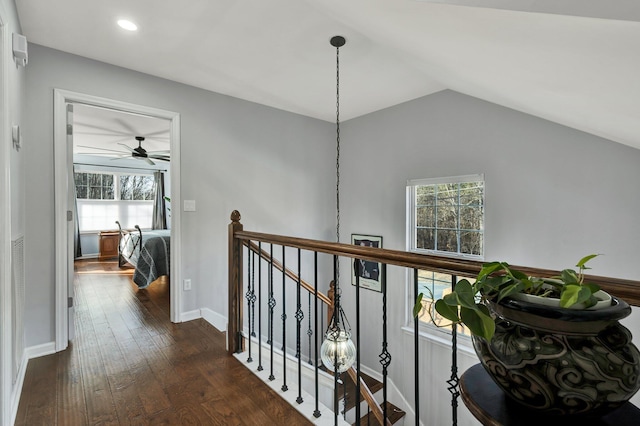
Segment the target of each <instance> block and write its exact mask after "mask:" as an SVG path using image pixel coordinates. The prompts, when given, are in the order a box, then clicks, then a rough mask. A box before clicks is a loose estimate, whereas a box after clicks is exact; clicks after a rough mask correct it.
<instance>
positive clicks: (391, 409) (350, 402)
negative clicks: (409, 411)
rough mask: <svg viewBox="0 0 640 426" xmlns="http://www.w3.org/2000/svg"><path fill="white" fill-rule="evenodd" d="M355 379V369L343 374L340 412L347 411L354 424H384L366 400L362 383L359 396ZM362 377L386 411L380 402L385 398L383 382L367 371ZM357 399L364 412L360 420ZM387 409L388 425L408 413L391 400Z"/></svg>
mask: <svg viewBox="0 0 640 426" xmlns="http://www.w3.org/2000/svg"><path fill="white" fill-rule="evenodd" d="M325 371H326V369H325ZM329 374H331V373H329ZM354 379H355V370H352V372H351V374H343V375H342V380H343V382H344V385H342V386H340V388H339V394H338V395H339V402H338V404H339V408H338V410H339V412H340V413H342V414H343V415H344V414H345V413H346V415H345V417H346V419H347V421H349V422H350V423H351V424H353V425H354V426H359V425H366V426H382V422H381V421H380V420H379V419H378V417H376V415H375V414H374V412H373V411H371V409H370V408H369V406H368V403H367V402H366V401H365V400H366V398H365V392H366V391H365V389H363V388H364V386H362V385H361V393H360V398H357V396H356V395H357V392H356V381H355V380H354ZM360 379H361V380H362V382H361V383H363V382H364V383H363V384H364V385H366V388H367V389H368V390H369V392H370V393H371V395H372V396H373V397H374V398H375V400H376V404H377V405H378V406H379V407H380V409H381V410H382V412H383V413H384V409H385V407H384V406H383V405H382V403H381V402H380V401H382V399H383V398H382V393H381V391H382V388H383V384H382V382H380V381H379V380H377V379H375V378H373V377H371V376H369V375H368V374H365V373H360ZM356 401H358V402H359V403H361V408H360V412H361V414H362V413H364V415H363V416H362V418H361V419H360V421H359V422H358V421H356V419H355V415H356V414H355V413H356V410H355V406H356ZM386 410H387V420H388V423H387V425H389V424H392V425H394V424H398V423H399V422H400V421H401V420H402V419H403V418H404V416H405V414H406V413H405V412H404V411H403V410H402V409H400V408H398V407H397V406H395V405H394V404H392V403H391V402H389V401H387V404H386ZM400 424H402V423H400Z"/></svg>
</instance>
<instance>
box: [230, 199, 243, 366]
mask: <svg viewBox="0 0 640 426" xmlns="http://www.w3.org/2000/svg"><path fill="white" fill-rule="evenodd" d="M242 229H243V228H242V224H241V223H240V212H239V211H238V210H234V211H233V212H231V223H230V224H229V324H228V325H227V343H228V345H227V350H228V351H229V353H230V354H233V353H239V352H243V351H244V339H243V338H242V282H243V280H242V240H240V239H238V238H235V233H236V232H237V231H242Z"/></svg>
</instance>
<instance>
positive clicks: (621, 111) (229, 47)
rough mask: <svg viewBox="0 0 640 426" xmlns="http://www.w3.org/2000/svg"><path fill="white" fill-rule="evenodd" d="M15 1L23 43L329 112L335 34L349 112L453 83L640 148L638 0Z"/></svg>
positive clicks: (311, 112) (330, 116)
mask: <svg viewBox="0 0 640 426" xmlns="http://www.w3.org/2000/svg"><path fill="white" fill-rule="evenodd" d="M16 5H17V7H18V12H19V16H20V21H21V25H22V29H23V32H24V34H25V35H26V36H27V38H28V40H29V41H30V42H33V43H37V44H41V45H44V46H48V47H52V48H55V49H59V50H63V51H66V52H70V53H74V54H77V55H81V56H85V57H88V58H92V59H96V60H100V61H103V62H107V63H111V64H114V65H118V66H122V67H126V68H130V69H133V70H137V71H141V72H144V73H148V74H152V75H156V76H159V77H164V78H167V79H170V80H175V81H178V82H182V83H186V84H190V85H192V86H196V87H200V88H203V89H207V90H211V91H214V92H219V93H223V94H227V95H231V96H235V97H238V98H242V99H246V100H249V101H253V102H258V103H261V104H265V105H269V106H273V107H276V108H280V109H283V110H287V111H291V112H295V113H298V114H303V115H307V116H311V117H316V118H319V119H323V120H327V121H332V120H334V119H335V49H334V48H333V47H331V46H330V45H329V39H330V38H331V36H333V35H336V34H340V35H343V36H344V37H346V39H347V44H346V45H345V46H344V47H343V48H341V49H340V66H341V80H340V83H341V89H340V96H341V110H340V112H341V118H342V119H343V120H347V119H349V118H354V117H357V116H360V115H363V114H367V113H369V112H372V111H376V110H380V109H383V108H386V107H389V106H392V105H396V104H398V103H401V102H405V101H408V100H411V99H414V98H418V97H421V96H425V95H429V94H431V93H434V92H437V91H440V90H443V89H452V90H455V91H458V92H461V93H465V94H468V95H471V96H475V97H478V98H481V99H484V100H487V101H490V102H493V103H496V104H499V105H503V106H506V107H509V108H513V109H516V110H519V111H522V112H525V113H528V114H532V115H535V116H538V117H541V118H545V119H548V120H551V121H554V122H557V123H560V124H563V125H566V126H569V127H573V128H576V129H579V130H582V131H585V132H588V133H592V134H595V135H598V136H602V137H605V138H608V139H611V140H613V141H616V142H619V143H623V144H626V145H629V146H632V147H635V148H640V78H639V77H638V70H640V22H639V21H640V2H638V1H636V0H606V1H604V0H519V1H514V0H431V1H429V0H349V1H344V0H269V1H265V0H189V1H186V2H175V1H169V0H136V1H131V0H110V1H86V0H56V1H50V0H16ZM121 18H127V19H130V20H132V21H134V22H136V23H137V25H138V27H139V30H138V31H137V32H126V31H124V30H122V29H120V28H119V27H117V26H116V24H115V22H116V20H117V19H121Z"/></svg>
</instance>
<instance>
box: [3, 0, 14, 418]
mask: <svg viewBox="0 0 640 426" xmlns="http://www.w3.org/2000/svg"><path fill="white" fill-rule="evenodd" d="M9 39H10V33H9V25H8V14H7V11H6V10H5V8H4V4H3V3H0V43H1V44H2V46H0V111H1V113H0V151H1V152H0V159H2V164H0V194H2V195H1V196H0V336H2V337H1V341H0V424H13V416H14V413H13V410H12V404H11V400H12V369H11V361H12V359H13V356H12V354H13V347H12V340H11V335H12V330H13V327H14V326H13V324H12V320H11V315H12V314H11V313H12V307H11V184H10V176H11V146H12V144H11V134H10V130H9V127H10V125H9V123H10V116H9V102H10V99H9V91H10V90H9V89H10V88H9V62H10V56H9V55H10V53H9V52H11V50H10V46H9Z"/></svg>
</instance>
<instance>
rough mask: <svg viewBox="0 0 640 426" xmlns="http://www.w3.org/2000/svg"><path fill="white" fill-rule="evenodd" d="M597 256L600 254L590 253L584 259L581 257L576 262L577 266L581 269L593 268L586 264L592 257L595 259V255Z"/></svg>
mask: <svg viewBox="0 0 640 426" xmlns="http://www.w3.org/2000/svg"><path fill="white" fill-rule="evenodd" d="M597 256H599V255H598V254H590V255H588V256H585V257H583V258H582V259H580V260H579V261H578V263H577V264H576V266H577V267H578V268H580V269H591V268H589V267H587V266H585V264H586V263H587V262H588V261H590V260H591V259H593V258H594V257H597Z"/></svg>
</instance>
